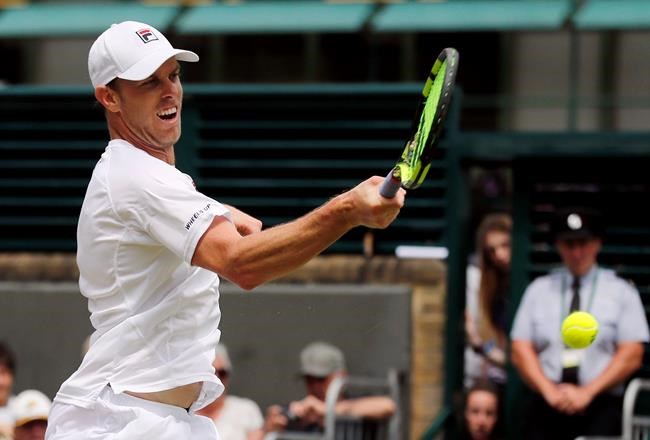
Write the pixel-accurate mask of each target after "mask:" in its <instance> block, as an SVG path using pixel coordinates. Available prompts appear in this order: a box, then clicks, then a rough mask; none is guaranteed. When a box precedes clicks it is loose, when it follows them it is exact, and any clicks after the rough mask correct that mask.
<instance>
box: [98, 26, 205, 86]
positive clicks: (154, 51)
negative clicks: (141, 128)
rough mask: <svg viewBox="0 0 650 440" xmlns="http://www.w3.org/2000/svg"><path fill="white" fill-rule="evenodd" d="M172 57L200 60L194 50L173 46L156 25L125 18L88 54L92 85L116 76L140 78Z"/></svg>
mask: <svg viewBox="0 0 650 440" xmlns="http://www.w3.org/2000/svg"><path fill="white" fill-rule="evenodd" d="M171 57H175V58H176V59H177V60H179V61H190V62H196V61H198V60H199V56H198V55H197V54H195V53H194V52H190V51H189V50H180V49H174V48H173V47H172V45H171V44H170V43H169V41H167V38H165V36H164V35H163V34H162V33H161V32H159V31H158V30H157V29H156V28H154V27H153V26H149V25H148V24H145V23H139V22H137V21H123V22H122V23H119V24H114V25H112V26H111V27H110V28H108V29H107V30H105V31H104V32H103V33H102V34H101V35H100V36H99V37H98V38H97V40H95V42H94V43H93V45H92V47H91V48H90V52H89V53H88V73H89V74H90V81H91V82H92V83H93V87H97V86H100V85H106V84H108V83H109V82H111V81H112V80H114V79H115V78H122V79H128V80H131V81H140V80H143V79H145V78H147V77H149V76H150V75H151V74H152V73H154V72H155V71H156V70H157V69H158V68H159V67H160V66H161V65H162V64H163V63H164V62H165V61H167V60H168V59H170V58H171Z"/></svg>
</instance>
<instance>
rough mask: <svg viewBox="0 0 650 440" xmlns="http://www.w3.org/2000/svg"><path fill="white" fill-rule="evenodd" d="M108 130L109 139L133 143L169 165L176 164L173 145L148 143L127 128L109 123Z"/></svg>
mask: <svg viewBox="0 0 650 440" xmlns="http://www.w3.org/2000/svg"><path fill="white" fill-rule="evenodd" d="M108 131H109V134H110V136H111V139H122V140H125V141H127V142H128V143H130V144H131V145H133V146H134V147H136V148H139V149H141V150H142V151H144V152H146V153H147V154H149V155H151V156H153V157H155V158H156V159H160V160H162V161H163V162H165V163H168V164H169V165H175V164H176V154H175V153H174V146H173V145H171V146H169V147H167V148H165V147H158V146H154V145H150V144H149V143H147V142H145V141H143V140H142V139H140V138H138V137H137V136H135V135H134V134H133V133H131V132H130V131H129V130H128V129H119V128H118V127H114V126H111V125H109V127H108Z"/></svg>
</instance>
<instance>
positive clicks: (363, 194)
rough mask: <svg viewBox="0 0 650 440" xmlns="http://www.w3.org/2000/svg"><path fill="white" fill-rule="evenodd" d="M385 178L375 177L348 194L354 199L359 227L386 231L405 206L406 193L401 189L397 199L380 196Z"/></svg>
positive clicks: (396, 196)
mask: <svg viewBox="0 0 650 440" xmlns="http://www.w3.org/2000/svg"><path fill="white" fill-rule="evenodd" d="M383 182H384V178H383V177H380V176H374V177H371V178H370V179H368V180H366V181H364V182H361V183H360V184H359V185H357V186H356V187H354V188H353V189H351V190H350V191H349V192H348V195H349V196H350V197H351V198H352V202H353V207H354V210H355V211H354V215H356V220H357V221H356V223H357V225H363V226H367V227H369V228H376V229H384V228H386V227H388V225H390V224H391V223H392V222H393V221H394V220H395V218H396V217H397V215H398V214H399V211H400V209H401V208H402V206H404V198H405V196H406V191H404V189H402V188H400V189H399V190H398V191H397V194H395V197H393V198H391V199H387V198H385V197H382V196H381V195H380V194H379V189H380V187H381V185H382V183H383Z"/></svg>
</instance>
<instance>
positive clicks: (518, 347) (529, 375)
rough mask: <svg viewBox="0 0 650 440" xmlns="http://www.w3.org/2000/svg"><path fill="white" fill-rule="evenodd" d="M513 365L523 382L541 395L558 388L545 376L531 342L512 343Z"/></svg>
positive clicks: (515, 341) (516, 341)
mask: <svg viewBox="0 0 650 440" xmlns="http://www.w3.org/2000/svg"><path fill="white" fill-rule="evenodd" d="M512 363H513V365H514V366H515V367H516V368H517V371H519V375H520V376H521V378H522V379H523V381H524V382H526V383H527V384H528V385H529V386H530V387H531V388H532V389H534V390H535V391H537V392H539V393H540V394H542V395H544V394H546V393H547V392H549V389H550V388H553V387H555V386H556V385H555V383H553V382H552V381H551V380H550V379H549V378H548V377H546V375H545V374H544V371H543V370H542V367H541V365H540V363H539V358H538V356H537V353H535V350H534V348H533V345H532V343H531V342H529V341H518V340H514V341H512Z"/></svg>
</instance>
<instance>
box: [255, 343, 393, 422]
mask: <svg viewBox="0 0 650 440" xmlns="http://www.w3.org/2000/svg"><path fill="white" fill-rule="evenodd" d="M300 374H301V375H302V377H303V380H304V383H305V390H306V393H307V395H306V396H305V397H303V398H302V399H300V400H296V401H293V402H291V403H289V404H288V405H285V406H280V405H273V406H271V407H269V408H268V409H267V412H266V420H265V429H266V430H267V431H268V432H274V431H299V432H319V431H322V430H323V425H324V420H325V411H326V407H325V397H326V395H327V390H328V388H329V386H330V384H331V383H332V381H334V379H336V378H337V377H339V376H344V375H346V374H347V373H346V368H345V357H344V355H343V352H342V351H341V350H340V349H339V348H338V347H335V346H334V345H331V344H329V343H326V342H312V343H310V344H309V345H307V346H306V347H305V348H303V350H302V351H301V353H300ZM395 410H396V406H395V402H394V401H393V400H392V399H391V398H390V397H388V396H365V397H356V398H341V399H340V400H339V401H338V402H337V404H336V407H335V411H336V413H337V415H346V416H351V417H356V418H361V419H385V418H388V417H390V416H392V415H393V414H394V413H395Z"/></svg>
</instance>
